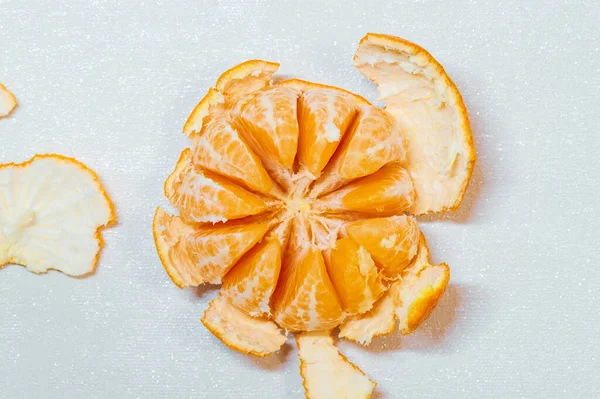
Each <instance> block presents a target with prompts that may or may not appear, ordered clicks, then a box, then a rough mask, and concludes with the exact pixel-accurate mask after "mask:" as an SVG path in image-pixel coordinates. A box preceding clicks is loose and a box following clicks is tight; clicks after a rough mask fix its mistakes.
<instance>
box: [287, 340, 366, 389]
mask: <svg viewBox="0 0 600 399" xmlns="http://www.w3.org/2000/svg"><path fill="white" fill-rule="evenodd" d="M296 344H297V345H298V357H299V358H300V375H301V376H302V379H303V380H304V384H303V385H304V390H305V393H306V398H307V399H324V398H327V399H336V398H337V399H369V398H370V397H371V395H372V394H373V391H374V390H375V386H376V385H377V384H376V383H375V382H373V381H372V380H371V379H369V377H367V376H366V375H365V374H364V373H363V372H362V371H361V370H360V369H359V368H358V367H356V366H355V365H354V364H352V363H351V362H350V361H348V359H346V357H344V355H342V354H341V353H340V352H339V351H338V349H337V348H336V347H335V345H334V344H333V338H332V337H331V332H330V331H319V332H306V333H301V334H296Z"/></svg>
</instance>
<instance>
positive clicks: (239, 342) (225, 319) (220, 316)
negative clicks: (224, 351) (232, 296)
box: [202, 296, 287, 357]
mask: <svg viewBox="0 0 600 399" xmlns="http://www.w3.org/2000/svg"><path fill="white" fill-rule="evenodd" d="M202 324H204V325H205V326H206V328H208V330H209V331H210V332H212V333H213V334H214V335H215V336H216V337H217V338H219V339H220V340H221V341H222V342H223V343H224V344H225V345H227V346H228V347H230V348H231V349H234V350H236V351H238V352H242V353H247V354H251V355H255V356H259V357H263V356H267V355H269V354H271V353H273V352H276V351H278V350H279V348H281V347H282V346H283V344H285V341H286V340H287V336H286V335H285V334H283V333H282V331H281V330H280V329H279V328H278V327H277V325H276V324H275V323H273V322H272V321H269V320H266V319H260V318H255V317H251V316H248V315H247V314H246V313H244V312H242V311H241V310H239V309H238V308H236V307H235V306H233V305H232V304H231V303H230V302H229V300H228V299H226V298H224V297H223V296H219V297H218V298H217V299H215V300H214V301H212V302H211V303H210V305H209V306H208V309H207V310H206V312H205V313H204V317H203V318H202Z"/></svg>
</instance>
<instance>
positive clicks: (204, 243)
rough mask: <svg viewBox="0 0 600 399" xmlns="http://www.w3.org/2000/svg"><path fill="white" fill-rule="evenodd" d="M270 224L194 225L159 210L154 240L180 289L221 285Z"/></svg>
mask: <svg viewBox="0 0 600 399" xmlns="http://www.w3.org/2000/svg"><path fill="white" fill-rule="evenodd" d="M267 228H268V225H267V224H266V223H249V224H233V225H232V224H224V225H217V226H206V225H204V226H199V225H196V226H190V225H187V224H186V223H184V222H183V221H182V220H181V218H180V217H177V216H169V215H168V214H167V213H166V212H165V211H163V210H162V209H160V208H158V209H157V212H156V215H155V216H154V224H153V231H154V240H155V242H156V246H157V249H158V252H159V255H160V258H161V261H162V263H163V266H164V267H165V269H166V270H167V273H168V274H169V276H170V277H171V279H172V280H173V282H174V283H175V284H176V285H178V286H179V287H181V288H183V287H187V286H198V285H200V284H205V283H211V284H220V283H221V278H222V277H223V276H224V275H225V274H226V273H227V271H228V270H229V269H230V268H231V267H232V266H233V265H234V264H235V263H236V262H237V261H238V260H239V259H240V258H241V257H242V256H243V255H244V254H245V253H246V252H247V251H248V250H249V249H250V248H252V247H253V246H254V245H255V244H256V243H257V242H258V241H260V239H261V238H262V237H263V236H264V234H265V232H266V231H267Z"/></svg>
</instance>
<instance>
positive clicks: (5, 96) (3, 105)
mask: <svg viewBox="0 0 600 399" xmlns="http://www.w3.org/2000/svg"><path fill="white" fill-rule="evenodd" d="M16 107H17V99H16V98H15V95H14V94H13V93H11V92H10V91H9V90H8V89H7V88H6V87H5V86H4V85H3V84H2V83H0V119H2V118H6V117H8V116H9V115H10V114H11V113H12V112H13V111H14V109H15V108H16Z"/></svg>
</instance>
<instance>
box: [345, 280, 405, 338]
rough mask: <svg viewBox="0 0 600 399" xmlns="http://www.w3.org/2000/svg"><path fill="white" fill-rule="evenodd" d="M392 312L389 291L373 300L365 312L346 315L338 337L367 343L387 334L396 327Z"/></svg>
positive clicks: (391, 300)
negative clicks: (372, 303) (375, 300)
mask: <svg viewBox="0 0 600 399" xmlns="http://www.w3.org/2000/svg"><path fill="white" fill-rule="evenodd" d="M395 316H396V315H395V313H394V296H393V295H392V294H391V293H390V291H386V292H385V294H384V295H383V296H382V297H381V299H379V300H378V301H377V302H375V305H374V306H373V309H371V310H370V311H368V312H367V313H363V314H359V315H354V316H350V317H348V318H347V319H346V320H344V322H343V323H342V324H341V325H340V333H339V335H338V336H339V337H340V338H346V339H348V340H350V341H356V342H358V343H359V344H361V345H369V344H370V343H371V340H373V338H375V337H379V336H382V335H388V334H391V333H393V332H394V329H395V328H396V317H395Z"/></svg>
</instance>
